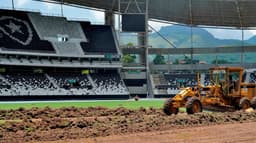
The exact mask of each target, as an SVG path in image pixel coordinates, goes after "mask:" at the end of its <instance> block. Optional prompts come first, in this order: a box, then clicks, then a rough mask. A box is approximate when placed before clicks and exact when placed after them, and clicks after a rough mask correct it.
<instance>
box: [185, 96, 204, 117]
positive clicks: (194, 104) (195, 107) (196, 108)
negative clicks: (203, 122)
mask: <svg viewBox="0 0 256 143" xmlns="http://www.w3.org/2000/svg"><path fill="white" fill-rule="evenodd" d="M186 108H187V113H188V114H194V113H198V112H202V110H203V107H202V104H201V102H200V100H199V99H198V98H197V97H192V98H190V99H189V100H188V101H187V107H186Z"/></svg>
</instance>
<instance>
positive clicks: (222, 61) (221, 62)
mask: <svg viewBox="0 0 256 143" xmlns="http://www.w3.org/2000/svg"><path fill="white" fill-rule="evenodd" d="M217 63H218V64H229V63H230V62H229V61H227V60H224V59H220V60H217ZM212 64H216V60H213V61H212Z"/></svg>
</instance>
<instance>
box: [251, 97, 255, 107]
mask: <svg viewBox="0 0 256 143" xmlns="http://www.w3.org/2000/svg"><path fill="white" fill-rule="evenodd" d="M251 107H252V108H253V109H256V96H255V97H253V98H252V100H251Z"/></svg>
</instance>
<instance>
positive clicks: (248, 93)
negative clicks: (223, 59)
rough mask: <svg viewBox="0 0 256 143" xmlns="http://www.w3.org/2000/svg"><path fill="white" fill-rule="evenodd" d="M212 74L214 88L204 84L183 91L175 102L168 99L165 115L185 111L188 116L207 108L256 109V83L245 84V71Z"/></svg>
mask: <svg viewBox="0 0 256 143" xmlns="http://www.w3.org/2000/svg"><path fill="white" fill-rule="evenodd" d="M209 70H210V82H211V84H210V85H207V86H205V85H203V84H201V83H200V75H199V74H198V76H197V79H198V81H197V86H196V87H186V88H182V89H181V90H180V92H179V93H178V94H176V95H175V96H174V97H173V98H170V99H167V100H166V101H165V103H164V107H163V111H164V113H165V114H167V115H171V114H177V113H178V112H179V108H180V107H185V108H186V111H187V113H188V114H194V113H197V112H202V110H203V107H209V106H210V107H218V108H219V107H230V108H233V109H237V110H241V109H242V110H245V109H247V108H250V107H252V108H254V109H256V83H249V82H248V83H245V82H244V80H245V76H244V75H245V73H244V69H243V68H241V67H214V68H211V69H209Z"/></svg>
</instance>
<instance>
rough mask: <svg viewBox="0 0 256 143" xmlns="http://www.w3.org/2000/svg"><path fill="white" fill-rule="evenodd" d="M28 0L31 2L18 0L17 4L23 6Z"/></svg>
mask: <svg viewBox="0 0 256 143" xmlns="http://www.w3.org/2000/svg"><path fill="white" fill-rule="evenodd" d="M28 2H29V0H18V1H16V6H17V7H22V6H24V5H26V4H27V3H28Z"/></svg>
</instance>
